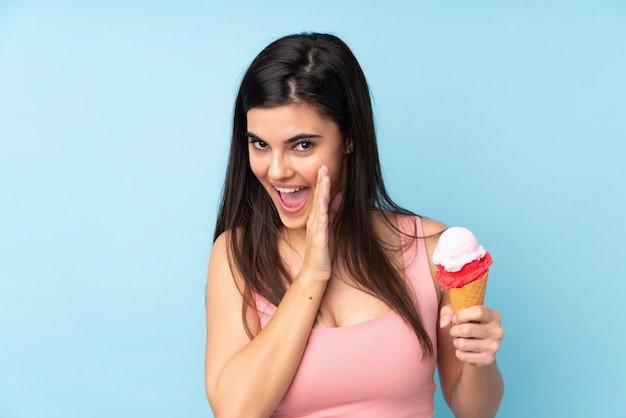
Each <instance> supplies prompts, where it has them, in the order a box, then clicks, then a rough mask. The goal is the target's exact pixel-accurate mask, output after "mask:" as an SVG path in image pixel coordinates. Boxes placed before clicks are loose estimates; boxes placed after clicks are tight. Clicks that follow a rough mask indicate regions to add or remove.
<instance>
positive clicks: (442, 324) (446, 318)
mask: <svg viewBox="0 0 626 418" xmlns="http://www.w3.org/2000/svg"><path fill="white" fill-rule="evenodd" d="M449 323H450V316H448V315H444V316H442V317H441V318H440V319H439V327H440V328H444V327H445V326H446V325H448V324H449Z"/></svg>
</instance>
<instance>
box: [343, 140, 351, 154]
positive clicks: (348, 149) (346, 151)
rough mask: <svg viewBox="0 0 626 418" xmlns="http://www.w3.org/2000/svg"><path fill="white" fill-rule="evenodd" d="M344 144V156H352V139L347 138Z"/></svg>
mask: <svg viewBox="0 0 626 418" xmlns="http://www.w3.org/2000/svg"><path fill="white" fill-rule="evenodd" d="M345 142H346V145H345V148H344V150H343V153H344V155H347V154H352V137H350V136H347V137H346V141H345Z"/></svg>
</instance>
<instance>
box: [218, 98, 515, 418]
mask: <svg viewBox="0 0 626 418" xmlns="http://www.w3.org/2000/svg"><path fill="white" fill-rule="evenodd" d="M247 118H248V119H247V122H248V135H249V138H250V139H251V141H250V145H249V147H250V148H249V151H250V166H251V168H252V171H253V172H254V174H255V175H256V177H257V178H258V180H259V181H260V182H261V184H262V185H263V186H264V187H265V189H266V190H267V192H268V194H269V195H270V197H271V198H272V199H273V201H274V204H275V205H276V207H277V209H278V212H279V214H280V217H281V220H282V222H283V224H284V226H285V227H284V228H283V231H282V235H281V239H280V242H279V251H280V253H281V256H282V257H283V259H284V260H285V262H286V264H287V266H288V268H289V269H290V270H291V272H292V274H293V277H294V281H293V283H292V284H291V285H290V287H289V288H288V290H287V292H286V293H285V296H284V298H283V300H282V301H281V303H280V305H279V307H278V308H277V309H276V312H275V314H274V316H273V317H272V319H271V320H270V321H269V323H268V324H267V326H266V327H265V328H263V329H260V326H258V317H257V314H256V311H255V310H254V309H253V308H248V310H247V312H246V315H247V316H248V318H249V319H250V320H251V321H250V323H252V324H255V323H256V324H257V327H256V329H253V330H252V331H253V333H254V334H255V337H254V338H253V339H252V340H250V339H249V338H248V336H247V334H246V332H245V330H244V327H243V324H242V320H241V305H242V296H241V289H242V288H243V280H242V278H241V277H239V276H237V272H233V271H231V269H230V267H229V264H228V259H227V248H228V247H227V245H226V238H227V236H226V234H227V233H225V234H224V235H222V236H220V237H219V238H218V239H217V240H216V242H215V244H214V246H213V250H212V253H211V259H210V262H209V272H208V280H207V346H206V390H207V396H208V398H209V402H210V404H211V407H212V409H213V412H214V414H215V416H216V417H220V418H223V417H242V416H245V417H268V416H270V415H271V413H272V412H273V411H274V410H275V408H276V407H277V406H278V404H279V403H280V401H281V400H282V398H283V396H284V395H285V393H286V392H287V390H288V388H289V385H290V384H291V381H292V380H293V377H294V376H295V373H296V371H297V368H298V365H299V362H300V359H301V357H302V354H303V352H304V349H305V346H306V341H307V339H308V336H309V333H310V331H311V329H312V327H314V326H322V327H333V326H347V325H352V324H356V323H360V322H363V321H367V320H370V319H375V318H377V317H380V316H382V315H384V314H386V313H387V312H389V311H390V308H389V307H388V306H387V305H386V304H384V303H383V302H382V301H380V300H378V299H377V298H375V297H374V296H372V295H370V294H367V293H365V292H362V291H360V290H358V289H356V287H354V286H352V285H351V284H350V283H351V280H350V277H349V276H347V274H346V272H345V269H343V268H342V266H341V264H340V263H339V264H337V263H335V264H333V262H332V253H333V243H332V240H331V239H330V237H331V235H332V234H330V232H329V228H330V225H332V221H333V219H334V216H335V214H336V213H337V211H338V209H339V207H340V204H341V198H342V197H341V196H342V195H341V192H342V190H343V189H344V188H345V184H346V178H347V173H346V163H345V159H346V158H345V156H346V155H347V154H348V153H349V152H350V147H351V145H350V140H349V138H343V137H342V136H341V134H340V131H339V128H338V126H337V125H336V123H334V122H333V121H331V120H329V119H326V118H323V117H321V116H320V115H319V114H318V113H317V112H316V111H315V110H314V109H313V108H311V107H310V106H308V105H306V104H295V105H286V106H279V107H274V108H262V109H261V108H255V109H251V110H249V111H248V115H247ZM276 187H279V188H280V187H283V188H301V187H303V188H308V194H307V198H306V202H305V203H304V204H303V206H302V207H301V208H300V209H299V210H297V211H295V212H294V211H290V210H289V209H288V208H287V210H285V208H284V207H283V206H281V203H280V195H279V194H278V193H277V191H276ZM372 216H380V215H374V214H373V215H372ZM383 216H389V217H390V219H392V220H393V219H394V218H393V217H392V216H391V215H389V214H386V215H383ZM375 224H376V225H377V226H378V228H379V229H380V234H381V237H382V238H383V239H384V240H390V241H392V242H393V241H394V240H397V239H399V238H398V237H397V233H394V232H392V231H390V230H389V228H387V227H385V226H384V225H385V223H384V222H380V221H379V220H377V219H376V218H375ZM423 228H424V233H425V235H429V234H433V233H437V232H441V231H443V230H444V229H445V226H444V225H443V224H441V223H439V222H437V221H432V220H423ZM436 244H437V242H436V238H430V239H427V242H426V246H427V250H428V253H429V254H428V255H429V260H430V259H431V257H432V251H433V250H434V248H435V246H436ZM390 257H391V259H392V260H400V259H401V257H402V255H401V253H400V251H398V252H397V254H390ZM431 271H432V272H433V275H434V272H435V271H436V267H435V266H434V265H432V263H431ZM435 287H436V288H437V289H438V285H436V286H435ZM438 297H439V302H440V307H441V310H440V318H439V322H440V328H439V331H438V358H437V361H438V366H439V373H440V382H441V387H442V391H443V394H444V397H445V399H446V401H447V402H448V404H449V405H450V407H451V409H452V410H453V412H454V413H455V416H457V417H481V418H484V417H489V416H495V412H496V411H497V408H498V405H499V402H500V399H501V396H502V390H503V384H502V378H501V376H500V372H499V370H498V367H497V365H496V362H495V355H496V352H497V351H498V349H499V347H500V342H501V340H502V338H503V337H504V331H503V330H502V327H501V325H500V314H499V313H498V312H496V311H494V310H492V309H489V308H487V307H485V306H476V307H471V308H467V309H464V310H461V311H459V312H458V313H457V314H456V315H454V314H453V313H452V309H451V307H450V305H449V300H448V297H447V294H445V293H444V294H440V293H439V292H438ZM470 363H475V364H476V367H470Z"/></svg>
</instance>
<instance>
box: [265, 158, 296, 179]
mask: <svg viewBox="0 0 626 418" xmlns="http://www.w3.org/2000/svg"><path fill="white" fill-rule="evenodd" d="M268 174H269V176H270V178H272V179H273V180H284V179H287V178H289V177H291V175H292V174H293V173H292V169H291V165H290V164H289V160H288V157H287V156H286V155H285V154H283V153H281V152H277V153H274V154H273V155H272V162H271V165H270V168H269V172H268Z"/></svg>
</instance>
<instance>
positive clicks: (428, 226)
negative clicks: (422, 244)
mask: <svg viewBox="0 0 626 418" xmlns="http://www.w3.org/2000/svg"><path fill="white" fill-rule="evenodd" d="M422 229H423V230H424V237H426V238H427V240H430V241H434V243H435V245H437V241H439V236H440V235H441V233H442V232H443V231H445V230H446V229H447V226H445V225H444V224H443V223H441V222H439V221H437V220H435V219H430V218H422Z"/></svg>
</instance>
